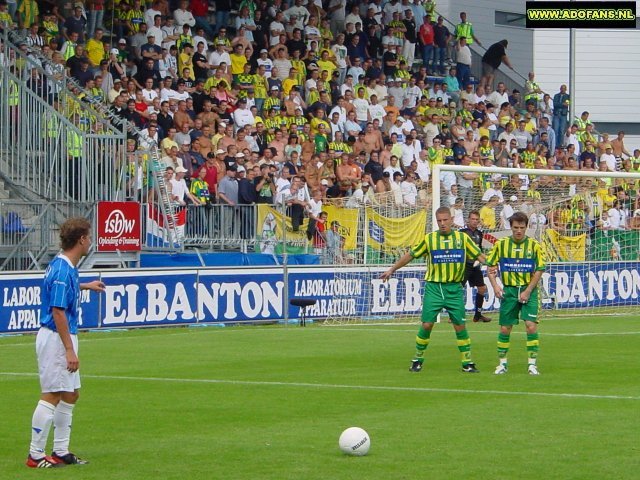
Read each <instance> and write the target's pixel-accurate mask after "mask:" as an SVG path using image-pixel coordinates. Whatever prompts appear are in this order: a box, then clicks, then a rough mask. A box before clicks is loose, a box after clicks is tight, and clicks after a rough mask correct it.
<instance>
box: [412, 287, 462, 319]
mask: <svg viewBox="0 0 640 480" xmlns="http://www.w3.org/2000/svg"><path fill="white" fill-rule="evenodd" d="M442 309H445V310H446V311H447V312H448V313H449V318H450V319H451V323H453V324H455V325H463V324H464V289H463V288H462V284H461V283H435V282H425V284H424V296H423V298H422V322H424V323H433V322H435V321H436V319H437V318H438V315H439V314H440V312H441V311H442Z"/></svg>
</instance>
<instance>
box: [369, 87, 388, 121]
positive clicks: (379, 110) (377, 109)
mask: <svg viewBox="0 0 640 480" xmlns="http://www.w3.org/2000/svg"><path fill="white" fill-rule="evenodd" d="M369 100H370V101H371V104H370V105H369V116H370V117H371V121H372V122H373V121H374V120H375V119H376V118H377V119H378V120H379V121H380V125H382V122H383V121H384V116H385V115H386V114H387V112H385V111H384V107H383V106H382V105H380V104H379V103H378V95H376V94H375V93H374V94H373V95H371V96H370V97H369Z"/></svg>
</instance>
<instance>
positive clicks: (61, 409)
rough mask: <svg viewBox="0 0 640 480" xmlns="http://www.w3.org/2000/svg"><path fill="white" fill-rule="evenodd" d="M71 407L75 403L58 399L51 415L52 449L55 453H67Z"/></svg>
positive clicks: (69, 437) (71, 415) (71, 417)
mask: <svg viewBox="0 0 640 480" xmlns="http://www.w3.org/2000/svg"><path fill="white" fill-rule="evenodd" d="M73 407H75V404H73V403H67V402H63V401H62V400H60V402H59V403H58V406H57V407H56V412H55V414H54V415H53V451H54V452H55V453H56V454H57V455H66V454H67V453H69V440H70V439H71V423H72V420H73Z"/></svg>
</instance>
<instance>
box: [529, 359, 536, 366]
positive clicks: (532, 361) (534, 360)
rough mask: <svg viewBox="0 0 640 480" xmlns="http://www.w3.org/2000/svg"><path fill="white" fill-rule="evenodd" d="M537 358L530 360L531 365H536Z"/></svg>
mask: <svg viewBox="0 0 640 480" xmlns="http://www.w3.org/2000/svg"><path fill="white" fill-rule="evenodd" d="M536 360H537V359H536V358H530V359H529V365H535V364H536Z"/></svg>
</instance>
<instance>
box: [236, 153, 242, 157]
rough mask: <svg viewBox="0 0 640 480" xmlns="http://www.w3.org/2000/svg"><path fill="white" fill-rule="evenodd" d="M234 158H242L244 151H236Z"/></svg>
mask: <svg viewBox="0 0 640 480" xmlns="http://www.w3.org/2000/svg"><path fill="white" fill-rule="evenodd" d="M236 158H244V153H242V152H238V153H236Z"/></svg>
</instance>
